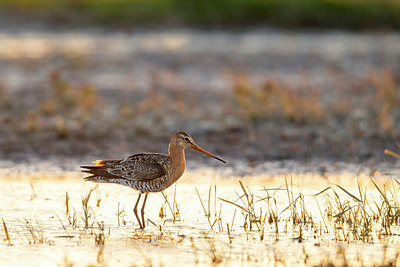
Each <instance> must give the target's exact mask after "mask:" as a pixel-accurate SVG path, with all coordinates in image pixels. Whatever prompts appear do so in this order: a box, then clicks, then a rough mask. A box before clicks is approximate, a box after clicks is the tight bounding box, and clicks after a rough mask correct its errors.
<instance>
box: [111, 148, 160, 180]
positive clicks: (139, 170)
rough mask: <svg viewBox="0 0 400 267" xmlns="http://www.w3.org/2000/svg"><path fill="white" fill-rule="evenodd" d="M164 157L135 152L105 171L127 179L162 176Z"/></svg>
mask: <svg viewBox="0 0 400 267" xmlns="http://www.w3.org/2000/svg"><path fill="white" fill-rule="evenodd" d="M165 161H166V157H160V156H159V157H155V156H154V155H150V154H149V155H147V154H137V155H133V156H130V157H127V158H125V159H124V160H122V161H120V162H119V164H116V165H114V166H110V167H109V168H107V171H108V172H109V173H110V174H112V175H116V176H120V177H123V178H125V179H129V180H152V179H156V178H159V177H162V176H164V175H165V174H166V173H167V172H166V169H165V167H164V165H165V164H164V163H165Z"/></svg>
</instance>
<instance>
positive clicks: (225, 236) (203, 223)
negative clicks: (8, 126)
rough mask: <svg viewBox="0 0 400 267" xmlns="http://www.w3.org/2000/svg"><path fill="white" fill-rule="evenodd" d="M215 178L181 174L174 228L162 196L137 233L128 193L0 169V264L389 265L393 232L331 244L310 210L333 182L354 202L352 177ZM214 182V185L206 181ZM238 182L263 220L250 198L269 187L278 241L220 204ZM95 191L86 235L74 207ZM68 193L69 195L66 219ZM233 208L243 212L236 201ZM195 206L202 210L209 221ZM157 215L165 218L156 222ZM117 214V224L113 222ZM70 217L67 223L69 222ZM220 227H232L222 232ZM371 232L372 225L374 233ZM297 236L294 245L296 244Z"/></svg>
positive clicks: (263, 205)
mask: <svg viewBox="0 0 400 267" xmlns="http://www.w3.org/2000/svg"><path fill="white" fill-rule="evenodd" d="M216 170H217V169H216ZM216 170H214V173H213V169H203V170H201V169H200V170H189V171H187V172H186V173H185V175H184V177H183V178H182V179H181V180H180V181H179V183H178V184H177V186H176V192H175V187H174V186H172V187H171V188H169V189H167V190H166V191H165V194H166V196H167V199H168V200H169V203H170V205H171V206H173V203H174V201H173V199H174V195H175V197H176V203H177V206H178V208H179V217H180V220H178V221H176V222H173V220H172V218H173V216H172V213H171V211H170V209H169V207H168V204H166V203H165V200H164V197H163V196H162V195H161V194H160V193H157V194H150V195H149V198H148V202H147V205H146V213H145V217H146V219H150V220H151V221H152V222H150V221H147V223H148V225H147V228H146V229H145V230H144V231H138V230H136V228H137V227H138V224H137V222H136V220H135V218H134V215H133V212H132V208H133V205H134V203H135V201H136V197H137V195H138V194H137V192H135V191H133V190H131V189H129V188H127V187H123V186H119V185H111V184H106V185H104V184H102V185H99V186H98V187H95V186H96V185H95V184H93V183H89V182H84V181H83V180H81V177H83V175H81V174H79V173H77V172H71V173H67V172H64V174H63V172H57V171H54V172H55V173H57V175H55V174H51V173H50V174H49V173H47V174H46V173H40V172H36V173H33V172H31V173H25V174H24V175H21V174H20V173H19V174H18V173H16V172H15V171H12V170H9V171H8V174H7V175H6V173H7V171H6V170H5V169H4V168H3V170H2V174H3V175H2V176H1V179H0V196H1V204H0V216H1V217H2V218H3V219H4V222H5V224H6V227H7V229H8V232H9V236H10V240H7V238H6V234H5V231H4V225H2V226H1V227H0V229H1V230H0V239H1V242H0V247H1V248H0V263H1V264H0V265H2V264H7V265H8V266H23V265H30V266H54V265H68V264H70V263H71V264H73V265H74V266H88V265H111V266H113V265H121V266H130V265H139V266H140V265H163V266H178V265H179V266H187V265H189V264H190V265H193V264H198V265H210V264H213V263H215V264H217V263H222V264H225V265H232V266H241V265H248V264H251V265H255V266H265V265H266V264H277V265H293V264H298V265H310V264H318V263H323V262H328V261H329V259H330V260H331V261H333V262H335V263H340V262H341V259H342V258H343V257H342V256H341V255H342V254H340V253H341V251H344V255H345V258H346V261H348V262H349V263H350V264H353V265H358V264H360V263H361V262H363V263H364V264H365V265H373V264H378V263H384V262H388V261H390V260H391V259H394V258H395V254H396V253H397V252H398V248H397V247H398V245H399V242H400V238H399V237H398V234H400V229H398V227H392V233H394V235H392V236H390V237H386V238H378V231H376V232H374V234H373V235H372V237H373V238H372V239H373V240H372V241H370V242H362V241H355V240H350V241H348V242H343V241H338V240H337V238H336V239H335V230H334V229H332V228H329V231H328V232H326V228H325V226H324V221H323V220H324V219H325V220H326V218H325V217H324V216H321V212H320V211H319V208H318V206H317V203H318V204H319V205H320V206H321V207H320V208H321V209H322V210H324V209H325V208H326V207H327V206H326V201H325V199H324V197H322V196H321V198H319V197H314V196H313V194H315V193H317V192H319V191H321V190H322V189H324V188H326V186H329V185H330V186H333V183H337V184H341V185H343V186H345V187H346V189H347V190H349V192H352V193H353V194H355V195H357V188H356V183H355V179H354V177H355V174H351V173H347V174H338V175H336V176H335V177H336V178H333V177H331V178H328V179H327V178H326V177H325V178H324V177H322V176H318V175H317V174H315V175H311V174H300V175H292V177H291V178H290V177H289V176H287V175H286V176H285V175H274V176H271V175H269V176H266V175H264V176H263V175H262V174H260V173H258V174H257V175H253V176H252V177H250V176H249V177H242V178H239V177H227V176H225V177H224V176H223V175H221V173H218V171H216ZM393 171H396V170H393ZM213 174H214V175H215V177H219V178H215V177H213ZM352 175H353V176H352ZM285 177H286V179H287V181H288V183H289V189H290V192H293V196H295V197H296V196H298V195H299V194H300V193H301V194H302V195H303V197H304V202H303V203H304V204H303V205H304V206H305V210H306V211H307V212H308V213H309V214H311V217H312V218H313V220H314V222H313V223H314V226H312V225H311V224H304V225H303V226H302V227H301V228H299V226H298V225H297V226H296V225H293V222H292V221H291V220H290V218H291V211H290V208H289V207H288V204H289V203H290V201H289V199H288V197H290V196H288V191H286V190H276V188H279V187H280V188H281V189H284V188H285ZM351 177H353V179H352V178H351ZM239 179H241V180H242V181H243V182H244V184H250V186H249V191H248V192H252V193H254V197H255V202H254V205H255V207H254V210H255V212H256V213H260V212H262V213H261V214H266V212H267V211H268V210H269V209H268V207H267V202H266V201H263V200H262V201H258V200H260V199H262V198H265V197H266V196H267V191H265V188H269V189H273V190H270V191H268V192H270V194H271V195H270V196H273V197H274V199H275V200H276V201H277V205H276V211H277V213H278V214H279V218H280V219H279V223H278V233H276V231H275V229H276V228H275V224H274V223H272V224H269V223H265V225H264V227H265V228H264V229H263V230H262V229H261V230H258V229H257V227H256V226H255V225H253V229H252V230H251V231H250V230H249V229H245V227H244V226H243V225H244V221H245V220H244V218H245V215H244V213H243V212H242V210H241V209H240V208H239V207H237V206H234V205H233V204H230V203H227V202H224V201H222V200H221V199H220V198H222V199H225V200H229V201H235V200H237V199H238V195H242V189H241V188H240V185H239V184H238V180H239ZM349 179H352V180H353V181H349ZM360 180H361V183H362V184H367V183H368V180H367V179H364V178H362V177H361V178H360ZM212 183H213V184H217V186H216V191H217V192H216V196H215V191H214V190H215V187H211V188H212V190H211V195H210V197H209V189H210V185H209V184H212ZM291 184H293V185H291ZM93 188H95V189H94V190H93V192H92V194H91V197H90V201H89V205H88V207H89V213H90V214H91V215H90V217H89V219H88V222H89V227H88V228H85V224H84V219H83V217H84V215H83V214H84V213H83V208H82V199H83V198H84V197H85V196H86V195H87V194H88V193H89V191H90V190H91V189H93ZM274 188H275V189H274ZM196 189H197V190H198V191H199V195H200V197H201V199H202V202H200V200H199V196H198V195H197V192H196ZM66 193H68V197H69V205H68V206H69V212H68V213H66ZM339 193H340V195H341V198H343V199H348V196H346V194H345V193H344V192H339ZM367 196H368V198H369V199H370V200H371V201H372V200H373V199H379V193H378V192H377V191H376V190H373V188H372V187H371V186H369V190H368V195H367ZM346 197H347V198H346ZM209 199H210V201H209V202H210V203H208V200H209ZM316 199H318V201H316ZM235 203H237V204H239V205H243V203H241V202H240V200H239V201H236V202H235ZM202 205H204V209H206V210H207V211H208V210H210V217H209V218H210V222H211V223H209V221H208V219H207V217H206V216H205V213H204V209H203V206H202ZM161 208H163V211H164V213H165V214H166V217H165V218H161V217H160V216H159V214H160V209H161ZM259 210H260V212H258V211H259ZM261 210H262V211H261ZM269 211H270V210H269ZM119 212H120V216H117V214H118V213H119ZM322 213H324V212H323V211H322ZM74 214H75V216H74ZM264 216H265V215H264ZM261 217H262V216H261ZM74 218H75V223H73V224H71V223H70V221H73V220H74ZM218 218H220V219H219V220H218ZM323 218H324V219H323ZM214 221H216V222H215V223H214ZM232 222H233V224H232ZM210 224H212V225H213V226H212V229H211V227H210ZM227 224H229V225H230V226H229V227H230V231H229V233H228V231H227ZM328 225H329V223H328ZM101 228H103V230H102V229H101ZM376 229H379V227H378V226H376ZM336 232H340V231H336ZM300 234H301V237H302V239H299V238H298V237H299V236H300ZM100 237H103V238H104V245H103V244H101V242H97V244H96V238H97V239H99V238H100ZM300 241H301V242H300Z"/></svg>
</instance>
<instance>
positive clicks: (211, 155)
mask: <svg viewBox="0 0 400 267" xmlns="http://www.w3.org/2000/svg"><path fill="white" fill-rule="evenodd" d="M192 148H193V149H195V150H197V151H200V152H201V153H203V154H206V155H207V156H209V157H212V158H214V159H217V160H219V161H222V162H223V163H226V161H225V160H223V159H220V158H218V157H217V156H214V155H213V154H211V153H210V152H208V151H206V150H204V149H202V148H201V147H199V146H198V145H196V144H192Z"/></svg>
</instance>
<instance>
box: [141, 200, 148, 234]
mask: <svg viewBox="0 0 400 267" xmlns="http://www.w3.org/2000/svg"><path fill="white" fill-rule="evenodd" d="M148 195H149V193H146V195H144V200H143V205H142V210H141V215H142V225H143V229H144V227H145V226H146V224H145V222H144V206H146V200H147V196H148Z"/></svg>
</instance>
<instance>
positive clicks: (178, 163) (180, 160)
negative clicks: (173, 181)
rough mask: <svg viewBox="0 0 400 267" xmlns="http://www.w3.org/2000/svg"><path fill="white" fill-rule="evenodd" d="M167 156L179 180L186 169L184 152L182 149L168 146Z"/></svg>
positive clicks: (171, 145)
mask: <svg viewBox="0 0 400 267" xmlns="http://www.w3.org/2000/svg"><path fill="white" fill-rule="evenodd" d="M168 156H169V157H170V158H171V161H172V164H173V165H174V169H175V171H176V175H177V176H178V178H179V177H180V176H181V175H182V174H183V172H184V171H185V168H186V160H185V151H184V149H183V148H182V147H178V146H175V145H173V144H170V145H169V147H168Z"/></svg>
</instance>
